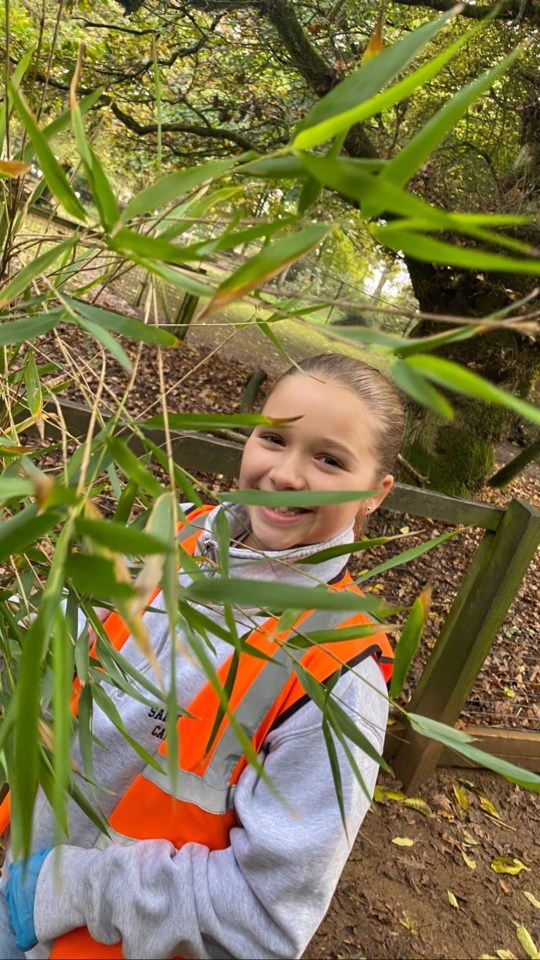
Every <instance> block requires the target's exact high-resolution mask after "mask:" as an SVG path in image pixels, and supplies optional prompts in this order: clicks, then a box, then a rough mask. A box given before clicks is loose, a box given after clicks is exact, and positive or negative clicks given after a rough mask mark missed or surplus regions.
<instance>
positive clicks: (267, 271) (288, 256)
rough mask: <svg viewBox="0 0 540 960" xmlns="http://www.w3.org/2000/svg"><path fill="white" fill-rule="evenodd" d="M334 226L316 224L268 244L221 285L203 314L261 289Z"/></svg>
mask: <svg viewBox="0 0 540 960" xmlns="http://www.w3.org/2000/svg"><path fill="white" fill-rule="evenodd" d="M333 229H334V228H333V226H332V225H329V224H313V225H311V226H309V227H305V228H304V229H303V230H299V231H298V232H296V233H292V234H289V236H287V237H283V238H282V239H281V240H276V241H275V243H271V244H268V246H266V247H264V248H263V249H262V250H261V252H260V253H258V254H257V255H256V256H254V257H252V258H251V259H250V260H248V262H247V263H244V264H242V266H241V267H238V269H237V270H235V271H234V272H233V273H232V274H231V276H230V277H227V279H226V280H224V282H223V283H222V284H220V286H219V287H218V288H217V290H216V292H215V293H214V296H213V297H212V299H211V300H210V303H208V304H207V306H206V307H205V309H204V311H203V312H202V314H201V317H205V316H209V315H210V314H211V313H215V312H216V311H217V310H222V309H223V307H225V306H227V304H229V303H232V302H234V301H235V300H239V299H240V298H241V297H243V296H244V295H245V294H246V293H250V292H251V291H252V290H257V289H258V288H259V287H260V286H262V285H263V284H264V283H266V282H267V281H268V280H270V279H271V278H272V277H275V276H276V275H277V274H278V273H281V271H282V270H284V269H285V267H286V266H288V265H289V264H290V263H294V262H295V261H296V260H299V259H300V257H303V256H304V254H306V253H308V251H309V250H313V248H314V247H317V246H318V245H319V243H321V241H322V240H323V239H324V237H325V236H327V234H328V233H330V231H331V230H333Z"/></svg>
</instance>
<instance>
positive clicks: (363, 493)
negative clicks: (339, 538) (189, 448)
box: [216, 490, 375, 507]
mask: <svg viewBox="0 0 540 960" xmlns="http://www.w3.org/2000/svg"><path fill="white" fill-rule="evenodd" d="M374 493H375V491H374V490H234V491H229V492H228V493H218V494H217V495H216V500H218V501H219V502H220V503H244V504H249V505H250V506H267V507H319V506H321V505H323V504H326V503H349V502H350V501H351V500H367V499H368V498H369V497H372V496H373V495H374Z"/></svg>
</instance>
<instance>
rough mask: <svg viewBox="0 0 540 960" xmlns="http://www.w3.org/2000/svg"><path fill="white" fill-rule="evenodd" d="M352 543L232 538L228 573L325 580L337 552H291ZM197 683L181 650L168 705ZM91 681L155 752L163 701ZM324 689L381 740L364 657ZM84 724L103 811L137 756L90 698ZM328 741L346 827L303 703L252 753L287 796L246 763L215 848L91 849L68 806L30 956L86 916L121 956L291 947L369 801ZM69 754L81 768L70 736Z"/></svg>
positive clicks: (323, 898) (39, 828)
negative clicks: (271, 546)
mask: <svg viewBox="0 0 540 960" xmlns="http://www.w3.org/2000/svg"><path fill="white" fill-rule="evenodd" d="M228 509H230V507H229V508H228ZM215 515H216V511H214V512H213V513H211V514H209V515H208V516H207V518H206V521H205V531H204V533H203V534H202V536H201V538H200V549H201V552H202V553H203V554H205V555H206V556H207V557H208V559H209V560H210V561H212V560H213V559H215V557H216V555H217V544H216V541H215V538H214V535H213V524H214V521H215ZM232 516H233V520H232V521H231V533H232V536H233V538H234V537H238V536H240V535H241V533H242V532H243V530H244V529H245V517H244V515H243V513H242V510H241V508H238V509H237V508H234V510H233V514H232ZM352 539H353V538H352V530H350V529H348V530H345V531H343V533H341V534H340V535H338V536H337V537H335V538H334V539H333V540H331V541H328V542H327V543H325V544H318V545H313V546H309V547H301V548H297V549H294V550H287V551H279V552H272V553H266V554H265V555H264V557H263V556H261V555H259V554H258V553H256V552H254V551H252V550H248V549H244V548H242V547H241V546H238V547H233V546H231V548H230V566H231V576H237V577H239V576H240V577H243V578H252V579H272V580H277V581H279V582H283V583H293V584H302V585H303V586H308V585H315V584H316V583H317V582H321V581H323V582H327V583H328V582H329V581H330V580H332V579H333V578H335V577H336V576H337V575H338V574H339V572H340V570H341V569H342V567H343V565H344V558H343V557H338V558H334V559H332V560H329V561H326V562H325V563H322V564H317V565H316V566H315V565H310V564H303V565H301V566H298V567H295V566H294V563H295V561H297V560H299V559H300V558H303V557H306V556H309V555H310V554H312V553H313V552H315V551H316V550H318V549H320V548H322V547H323V546H331V545H334V544H339V543H347V542H350V541H351V540H352ZM181 582H182V583H183V584H187V583H189V577H187V575H186V574H181ZM161 600H162V598H161V595H160V596H159V597H158V598H156V600H155V601H154V602H153V604H152V607H153V611H152V612H149V613H147V614H146V617H145V623H146V624H147V627H148V631H149V635H150V637H151V641H152V644H153V647H154V650H155V653H156V656H157V658H158V660H159V663H160V666H161V669H162V671H163V674H164V677H165V681H166V682H167V679H168V677H169V675H170V637H169V633H168V626H167V618H166V616H165V615H164V613H163V612H161V609H162V604H161V602H160V601H161ZM201 609H203V610H204V612H205V613H206V614H207V616H210V617H211V618H212V619H213V620H214V622H216V623H217V624H219V625H220V626H221V625H223V624H224V620H223V616H222V613H221V610H220V608H219V607H214V608H212V607H210V608H209V607H208V606H205V607H204V608H201ZM246 617H247V619H248V620H249V622H250V623H251V624H253V623H254V622H262V621H263V619H264V618H262V617H260V616H258V617H257V616H256V615H255V611H254V610H251V611H250V610H247V611H246V610H244V612H243V614H242V615H241V616H239V624H240V625H241V626H242V627H243V628H244V630H245V625H246ZM212 642H213V644H214V648H215V653H213V654H212V660H213V664H214V667H216V668H217V667H219V666H220V665H221V664H222V663H223V662H224V661H225V660H226V659H227V658H228V657H229V656H230V652H231V648H230V645H228V644H226V643H225V642H224V641H222V640H220V639H219V638H217V637H216V638H212ZM122 653H123V654H124V656H126V657H128V658H129V660H130V661H131V662H132V663H134V664H135V665H136V666H137V668H138V669H139V670H140V671H141V672H143V673H149V672H150V667H149V666H148V663H147V661H146V660H145V659H144V657H143V655H142V654H141V652H140V650H139V648H138V647H137V646H136V644H135V642H134V641H133V639H132V638H129V639H128V640H127V641H126V644H125V645H124V647H123V650H122ZM366 681H367V682H366ZM204 682H205V678H204V675H203V673H202V671H201V670H200V668H199V667H198V665H197V663H196V661H195V659H194V658H193V657H192V656H191V654H189V655H187V656H185V657H180V658H178V661H177V677H176V683H177V691H178V702H179V705H180V706H181V707H184V708H187V707H189V705H190V703H191V702H192V701H193V698H194V697H195V695H196V694H197V693H198V692H199V690H200V689H201V688H202V686H203V684H204ZM104 687H106V689H107V693H108V694H109V696H110V697H111V699H112V700H113V702H114V704H115V706H116V707H117V709H118V711H119V712H120V714H121V717H122V720H123V722H124V724H125V727H126V728H127V730H128V731H129V733H130V734H131V736H132V737H134V738H135V739H136V740H137V741H138V742H139V743H141V744H142V745H143V746H144V747H145V748H146V749H147V750H148V751H150V752H155V751H156V750H157V749H158V748H159V746H160V745H161V743H162V740H163V737H164V732H165V716H164V710H163V707H162V705H160V704H159V703H156V704H155V706H153V707H148V706H145V705H144V704H142V703H141V702H140V701H138V700H135V699H133V698H131V697H130V696H126V695H125V694H123V693H122V692H121V691H119V690H118V689H116V688H114V687H112V686H109V685H107V684H104ZM333 695H334V696H335V697H336V698H337V699H338V700H339V702H340V704H341V705H342V706H343V707H344V708H345V709H346V711H347V712H348V713H349V714H350V715H351V716H352V717H353V718H354V720H355V722H356V723H357V725H358V727H359V728H360V729H361V730H362V732H363V733H364V734H365V735H366V736H367V737H368V738H369V739H370V741H371V742H372V744H373V745H374V746H375V747H376V748H377V749H378V750H381V749H382V743H383V737H384V730H385V726H386V720H387V707H388V704H387V699H386V689H385V685H384V681H383V678H382V674H381V672H380V670H379V668H378V667H377V665H376V663H375V661H374V660H373V659H372V658H369V659H367V660H366V661H364V662H362V663H360V664H359V665H358V666H357V667H356V668H355V669H354V670H353V671H348V672H346V673H345V674H344V676H342V677H341V678H340V680H339V681H338V683H337V685H336V686H335V688H334V691H333ZM93 732H94V735H95V737H96V739H97V742H96V743H95V745H94V778H95V781H96V783H97V784H99V789H98V803H99V806H100V809H101V810H102V812H103V813H104V814H105V815H110V813H111V812H112V810H113V809H114V807H115V806H116V804H117V802H118V800H119V798H120V796H121V795H122V794H123V793H124V791H125V789H126V787H127V786H128V784H129V783H131V781H132V780H133V779H134V777H135V776H136V775H137V774H138V773H139V772H140V770H141V769H142V767H143V766H144V761H142V760H141V759H140V758H139V756H138V755H137V754H136V753H135V752H134V751H133V750H131V748H130V747H129V746H128V745H127V743H126V741H125V740H124V739H123V738H122V736H121V735H120V734H119V733H118V731H117V730H116V728H115V727H114V726H113V725H112V724H111V722H110V721H109V720H108V719H107V717H106V716H105V715H104V714H103V713H102V712H101V711H100V710H99V709H98V708H96V709H95V713H94V723H93ZM350 749H351V750H352V752H353V754H354V756H355V759H356V762H357V764H358V766H359V768H360V771H361V773H362V776H363V778H364V781H365V784H366V785H367V788H368V791H369V792H370V794H371V793H372V791H373V788H374V785H375V780H376V777H377V769H378V768H377V765H376V764H375V763H374V762H373V761H372V760H370V759H369V758H368V757H367V756H366V755H365V754H364V753H363V752H362V751H360V750H358V749H357V748H356V747H354V746H353V745H352V744H350ZM336 750H337V754H338V757H339V760H340V768H341V778H342V789H343V796H344V804H345V810H346V815H347V832H345V830H344V828H343V824H342V821H341V816H340V811H339V806H338V802H337V799H336V795H335V788H334V782H333V778H332V774H331V769H330V764H329V760H328V755H327V749H326V746H325V741H324V737H323V733H322V727H321V714H320V712H319V709H318V708H317V707H316V706H315V705H314V704H313V703H311V702H309V703H307V704H306V705H304V706H302V707H301V708H300V709H299V710H297V711H296V713H294V714H293V715H292V716H290V717H289V718H288V719H286V720H285V721H284V722H283V723H282V724H281V725H280V726H279V727H277V728H276V729H274V730H272V731H271V732H270V733H269V735H268V737H267V738H266V741H265V743H264V746H263V750H262V753H261V759H263V760H264V766H265V771H266V772H267V774H268V776H269V778H270V780H271V781H272V783H273V784H274V785H275V786H276V787H277V793H278V794H279V795H280V796H281V798H283V799H284V800H285V802H286V805H284V803H283V800H281V799H278V797H277V796H276V793H274V792H273V791H272V790H271V789H269V787H268V786H267V785H266V783H264V782H262V781H261V780H260V778H259V777H258V776H257V774H256V773H255V771H254V770H253V768H251V767H249V766H248V767H247V769H246V770H245V771H244V773H243V774H242V776H241V778H240V781H239V784H238V786H237V789H236V792H235V799H234V805H235V810H236V816H237V819H238V826H237V827H235V828H233V830H232V831H231V834H230V841H231V842H230V846H229V847H228V848H227V849H225V850H214V851H211V850H209V849H208V848H207V847H205V846H203V845H201V844H198V843H188V844H186V845H185V846H183V847H181V848H180V849H179V850H177V849H176V848H175V847H174V846H173V845H172V844H171V843H169V842H168V841H166V840H145V841H137V842H136V843H134V844H132V845H131V846H122V845H119V844H112V845H109V846H107V847H106V848H105V849H102V848H101V847H102V843H101V834H99V833H98V831H97V829H96V827H95V826H94V825H93V824H92V823H91V821H90V820H88V819H87V818H86V817H85V816H84V814H83V813H82V812H81V810H80V808H79V807H77V806H76V805H75V804H73V803H70V806H69V823H70V837H69V841H68V842H66V843H63V844H62V845H61V846H58V847H56V849H55V850H54V851H53V852H52V853H51V854H49V856H48V857H47V859H46V860H45V862H44V865H43V868H42V870H41V873H40V876H39V880H38V885H37V892H36V901H35V908H34V919H35V928H36V933H37V936H38V937H39V941H40V942H39V944H38V946H37V947H36V948H34V950H32V951H31V952H30V954H29V956H31V957H47V956H48V953H49V949H50V941H52V940H54V938H55V937H57V936H59V935H60V934H62V933H65V932H67V931H69V930H72V929H74V928H76V927H80V926H88V928H89V930H90V933H91V935H92V936H93V937H94V938H95V939H96V940H98V941H100V942H102V943H115V942H118V941H119V940H121V941H122V943H123V953H124V956H125V957H126V958H139V957H140V958H162V957H163V958H165V957H174V956H180V957H184V958H186V960H187V958H192V957H195V958H210V957H223V958H228V957H238V958H243V957H245V958H268V960H270V958H274V957H276V958H285V957H300V956H301V954H302V953H303V951H304V950H305V948H306V946H307V944H308V942H309V940H310V939H311V937H312V935H313V934H314V932H315V930H316V929H317V927H318V926H319V924H320V922H321V920H322V918H323V916H324V914H325V912H326V910H327V908H328V906H329V903H330V899H331V897H332V894H333V892H334V889H335V887H336V884H337V882H338V879H339V877H340V874H341V872H342V870H343V867H344V865H345V862H346V860H347V857H348V855H349V852H350V849H351V846H352V843H353V841H354V838H355V836H356V833H357V831H358V829H359V827H360V824H361V823H362V820H363V818H364V816H365V814H366V811H367V809H368V801H367V799H366V797H365V795H364V793H363V791H362V789H361V787H360V786H359V784H358V782H357V780H356V778H355V776H354V774H353V772H352V770H351V767H350V764H349V762H348V760H347V759H346V758H345V756H344V754H343V751H342V749H341V747H340V745H339V744H337V743H336ZM73 756H74V760H75V762H76V763H78V764H81V758H80V755H79V750H78V746H77V744H76V743H75V744H74V746H73ZM87 792H88V790H87ZM93 802H94V803H95V799H94V800H93ZM156 834H157V835H159V820H156ZM54 836H55V831H54V822H53V817H52V813H51V810H50V808H49V806H48V803H47V801H46V799H45V797H44V795H43V794H40V795H39V797H38V802H37V807H36V813H35V833H34V838H33V849H34V850H40V849H43V848H44V847H47V846H51V845H52V844H53V842H54V840H53V837H54Z"/></svg>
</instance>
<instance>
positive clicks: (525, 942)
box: [516, 924, 540, 960]
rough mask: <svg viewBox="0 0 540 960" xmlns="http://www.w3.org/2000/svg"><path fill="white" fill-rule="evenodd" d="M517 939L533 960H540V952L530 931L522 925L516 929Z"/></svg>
mask: <svg viewBox="0 0 540 960" xmlns="http://www.w3.org/2000/svg"><path fill="white" fill-rule="evenodd" d="M516 937H517V938H518V940H519V942H520V944H521V946H522V947H523V949H524V951H525V953H526V954H527V956H528V957H530V958H531V960H540V952H539V951H538V948H537V946H536V944H535V942H534V940H533V938H532V937H531V935H530V933H529V931H528V930H527V929H526V927H524V926H523V925H522V924H520V925H519V926H518V927H517V928H516Z"/></svg>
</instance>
